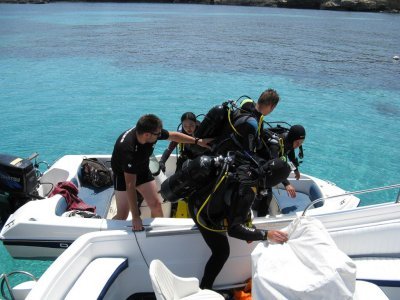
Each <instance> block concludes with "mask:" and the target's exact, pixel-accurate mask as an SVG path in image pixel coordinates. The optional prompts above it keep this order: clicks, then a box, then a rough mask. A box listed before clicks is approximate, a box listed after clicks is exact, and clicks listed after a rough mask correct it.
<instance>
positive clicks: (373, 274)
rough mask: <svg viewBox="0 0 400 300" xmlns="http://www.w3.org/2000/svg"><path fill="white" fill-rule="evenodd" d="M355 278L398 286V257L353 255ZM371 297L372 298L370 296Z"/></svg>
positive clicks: (399, 263) (399, 273) (399, 284)
mask: <svg viewBox="0 0 400 300" xmlns="http://www.w3.org/2000/svg"><path fill="white" fill-rule="evenodd" d="M352 259H353V261H354V263H355V264H356V266H357V279H360V280H366V281H369V282H372V283H375V284H378V285H379V286H391V287H393V286H395V287H400V257H355V258H352ZM371 299H372V298H371Z"/></svg>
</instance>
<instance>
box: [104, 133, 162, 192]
mask: <svg viewBox="0 0 400 300" xmlns="http://www.w3.org/2000/svg"><path fill="white" fill-rule="evenodd" d="M168 137H169V132H168V131H167V130H164V129H163V130H162V131H161V135H160V136H159V137H158V140H166V139H168ZM155 143H156V142H154V143H146V144H140V143H139V142H138V140H137V137H136V129H135V128H131V129H129V130H127V131H125V132H124V133H122V134H121V135H120V136H119V137H118V139H117V141H116V142H115V145H114V151H113V153H112V156H111V167H112V170H113V172H114V188H115V189H116V190H118V191H125V190H126V186H125V179H124V172H125V173H129V174H136V175H137V179H136V180H137V181H136V185H140V184H143V183H146V182H149V181H151V180H153V179H154V178H153V177H152V175H151V172H150V169H149V158H150V156H151V155H152V154H153V151H154V146H155Z"/></svg>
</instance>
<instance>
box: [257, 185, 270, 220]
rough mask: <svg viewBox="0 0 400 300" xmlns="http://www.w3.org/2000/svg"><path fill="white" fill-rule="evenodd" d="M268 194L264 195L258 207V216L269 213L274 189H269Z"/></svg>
mask: <svg viewBox="0 0 400 300" xmlns="http://www.w3.org/2000/svg"><path fill="white" fill-rule="evenodd" d="M267 191H268V194H266V195H265V196H263V197H262V199H261V200H260V202H259V203H258V207H257V217H265V216H266V215H267V214H268V208H269V205H270V204H271V200H272V189H271V188H268V189H267Z"/></svg>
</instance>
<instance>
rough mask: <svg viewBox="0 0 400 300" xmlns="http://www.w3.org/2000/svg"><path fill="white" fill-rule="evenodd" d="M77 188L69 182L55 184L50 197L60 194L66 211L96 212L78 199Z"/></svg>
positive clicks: (92, 207)
mask: <svg viewBox="0 0 400 300" xmlns="http://www.w3.org/2000/svg"><path fill="white" fill-rule="evenodd" d="M78 192H79V191H78V188H77V187H76V185H75V184H74V183H73V182H71V181H62V182H59V183H57V185H56V187H55V188H54V190H53V191H52V192H51V194H50V196H54V195H56V194H60V195H62V196H63V197H64V199H65V201H66V202H67V211H70V210H83V211H91V212H96V206H92V205H88V204H86V203H85V202H84V201H83V200H82V199H81V198H79V197H78Z"/></svg>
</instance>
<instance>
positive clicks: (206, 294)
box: [181, 290, 225, 300]
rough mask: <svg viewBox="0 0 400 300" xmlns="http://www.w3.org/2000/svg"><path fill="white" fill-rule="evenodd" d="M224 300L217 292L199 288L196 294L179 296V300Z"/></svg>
mask: <svg viewBox="0 0 400 300" xmlns="http://www.w3.org/2000/svg"><path fill="white" fill-rule="evenodd" d="M197 299H198V300H204V299H207V300H224V299H225V298H224V297H223V296H222V295H221V294H218V293H217V292H214V291H211V290H200V291H198V292H197V293H196V294H192V295H190V296H187V297H184V298H181V300H197Z"/></svg>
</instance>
